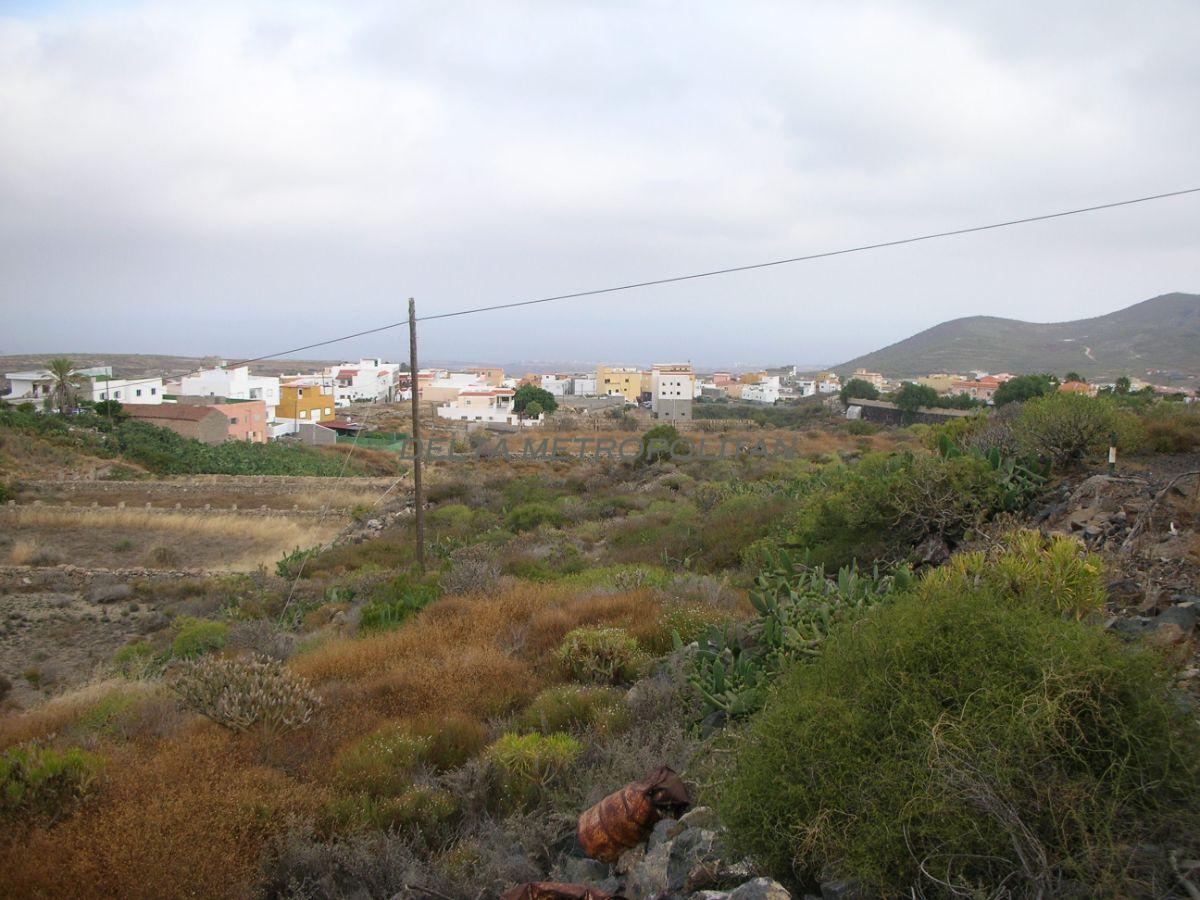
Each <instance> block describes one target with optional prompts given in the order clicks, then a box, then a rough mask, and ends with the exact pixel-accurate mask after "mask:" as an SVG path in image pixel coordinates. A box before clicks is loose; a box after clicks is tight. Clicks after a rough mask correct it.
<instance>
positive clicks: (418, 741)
mask: <svg viewBox="0 0 1200 900" xmlns="http://www.w3.org/2000/svg"><path fill="white" fill-rule="evenodd" d="M429 744H430V740H429V738H428V737H427V736H424V735H414V734H413V733H412V732H411V731H409V729H408V728H406V727H405V726H404V725H384V726H383V727H381V728H377V729H376V730H375V731H373V732H371V733H370V734H368V735H367V736H366V737H364V738H361V739H360V740H358V741H355V742H354V743H353V744H351V745H350V746H349V747H347V748H346V749H344V750H342V751H341V752H340V753H338V755H337V757H336V758H335V759H334V762H333V767H334V771H335V772H336V773H337V777H338V781H339V782H340V783H341V784H342V785H343V786H344V787H345V788H347V789H349V790H350V791H354V792H364V793H366V794H369V795H371V796H382V795H385V794H394V793H398V792H399V791H401V790H403V789H404V788H406V787H408V786H409V784H411V783H412V775H413V772H414V771H415V770H416V769H417V767H418V766H419V765H420V764H421V763H422V762H423V761H424V759H425V755H426V753H427V752H428V750H429Z"/></svg>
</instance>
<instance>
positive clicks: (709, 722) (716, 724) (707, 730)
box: [700, 709, 729, 738]
mask: <svg viewBox="0 0 1200 900" xmlns="http://www.w3.org/2000/svg"><path fill="white" fill-rule="evenodd" d="M728 720H729V715H728V714H727V713H726V712H725V710H723V709H718V710H714V711H713V712H710V713H709V714H708V715H707V716H705V717H704V718H703V719H701V720H700V737H701V738H710V737H712V736H713V735H714V734H716V733H717V732H718V731H720V730H721V729H722V728H724V727H725V723H726V722H727V721H728Z"/></svg>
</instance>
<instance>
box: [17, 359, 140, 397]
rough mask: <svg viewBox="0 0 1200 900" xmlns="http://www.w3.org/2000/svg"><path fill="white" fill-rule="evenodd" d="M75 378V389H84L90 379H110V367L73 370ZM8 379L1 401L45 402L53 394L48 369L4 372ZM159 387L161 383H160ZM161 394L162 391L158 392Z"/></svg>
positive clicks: (51, 378) (84, 392)
mask: <svg viewBox="0 0 1200 900" xmlns="http://www.w3.org/2000/svg"><path fill="white" fill-rule="evenodd" d="M71 374H72V375H74V376H75V380H76V382H77V385H76V386H77V388H80V387H82V388H86V386H85V385H84V382H86V381H87V380H89V379H92V378H112V366H89V367H84V368H79V369H74V370H73V371H72V373H71ZM4 377H5V378H7V379H8V393H7V394H5V395H4V396H3V397H0V399H2V400H11V401H14V402H24V401H30V402H36V401H38V400H45V399H46V398H47V397H51V396H53V394H54V376H53V375H51V374H50V371H49V369H33V370H30V371H27V372H6V373H5V375H4ZM160 387H161V382H160ZM80 393H82V394H84V395H85V399H91V398H90V397H86V394H87V390H86V389H82V390H80ZM159 393H160V394H161V393H162V391H161V390H160V391H159Z"/></svg>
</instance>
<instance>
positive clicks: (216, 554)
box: [0, 506, 340, 571]
mask: <svg viewBox="0 0 1200 900" xmlns="http://www.w3.org/2000/svg"><path fill="white" fill-rule="evenodd" d="M0 524H2V525H3V527H5V528H6V529H7V530H8V531H9V533H10V534H14V535H18V536H19V535H22V534H24V535H25V537H23V538H19V539H18V543H17V545H16V546H15V547H14V548H13V551H12V553H10V558H13V562H17V560H16V558H15V557H16V552H17V550H18V549H19V548H21V547H22V546H23V545H24V544H26V543H32V544H34V545H35V546H36V547H37V549H38V552H41V553H51V554H56V555H59V556H62V557H63V558H65V559H69V560H70V561H72V562H74V563H76V564H79V565H99V566H106V565H112V564H113V552H112V551H113V545H114V544H115V543H116V542H117V541H118V540H120V539H123V538H129V539H131V540H132V541H134V543H135V545H136V546H137V547H138V548H140V549H141V550H142V551H143V555H142V556H141V557H140V558H139V557H137V556H136V555H130V556H128V557H122V559H121V562H122V563H123V564H126V565H129V564H141V565H147V566H154V565H155V564H156V562H155V559H154V558H153V554H152V553H150V551H152V550H153V548H154V547H157V546H168V547H171V548H173V549H175V550H176V551H177V554H178V559H179V564H180V565H183V566H188V567H193V566H194V567H203V568H214V569H222V570H229V571H248V570H251V569H253V568H255V567H256V566H258V565H259V564H260V563H262V564H268V565H269V564H272V563H274V562H275V560H277V559H278V558H279V557H280V556H281V555H282V554H283V553H285V552H287V551H289V550H291V549H292V548H294V547H312V546H316V545H318V544H321V543H324V542H325V541H327V540H329V539H330V538H331V537H333V536H334V535H335V534H336V533H337V532H338V530H339V529H340V523H339V522H338V520H337V519H335V518H332V517H329V518H326V519H324V520H322V521H315V520H309V519H301V518H289V517H284V516H248V515H244V516H243V515H238V514H236V513H231V514H228V515H223V514H219V513H203V514H192V513H187V512H154V511H148V510H138V509H111V508H110V509H75V510H66V509H56V508H52V507H31V506H21V507H16V508H15V509H4V510H3V511H0ZM23 552H24V551H23ZM18 564H21V563H18Z"/></svg>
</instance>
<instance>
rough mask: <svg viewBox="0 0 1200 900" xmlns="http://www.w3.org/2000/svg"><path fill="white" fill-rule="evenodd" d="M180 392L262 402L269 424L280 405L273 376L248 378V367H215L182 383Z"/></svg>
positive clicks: (191, 395)
mask: <svg viewBox="0 0 1200 900" xmlns="http://www.w3.org/2000/svg"><path fill="white" fill-rule="evenodd" d="M179 392H180V394H181V395H185V396H188V397H224V398H226V399H228V400H261V401H262V402H263V405H264V407H265V408H266V416H267V421H268V422H273V421H275V407H277V406H278V405H279V379H278V378H277V377H276V376H274V375H251V374H250V369H249V367H247V366H238V367H236V368H233V369H228V368H225V367H223V366H216V367H214V368H211V369H204V370H203V371H201V372H198V373H196V374H193V375H185V376H183V378H182V379H181V382H180V386H179Z"/></svg>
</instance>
